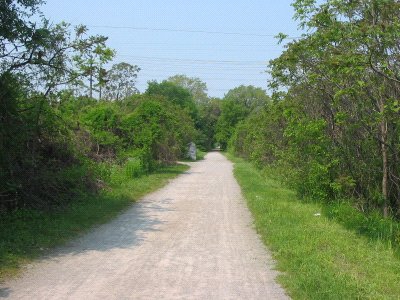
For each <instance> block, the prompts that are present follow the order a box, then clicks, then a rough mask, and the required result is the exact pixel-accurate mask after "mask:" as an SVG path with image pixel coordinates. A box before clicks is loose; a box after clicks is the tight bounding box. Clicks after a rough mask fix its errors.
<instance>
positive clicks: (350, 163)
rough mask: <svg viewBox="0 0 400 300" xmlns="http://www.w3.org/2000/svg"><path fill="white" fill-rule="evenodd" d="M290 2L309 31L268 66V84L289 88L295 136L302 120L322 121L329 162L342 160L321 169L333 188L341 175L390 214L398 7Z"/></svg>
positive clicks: (394, 195) (395, 182) (394, 204)
mask: <svg viewBox="0 0 400 300" xmlns="http://www.w3.org/2000/svg"><path fill="white" fill-rule="evenodd" d="M293 5H294V7H295V9H296V18H297V19H298V20H299V21H300V24H301V26H302V27H303V28H304V29H306V32H307V34H304V35H303V36H302V38H300V39H299V40H295V41H293V42H291V43H289V44H288V45H287V50H286V51H285V52H284V53H283V55H281V56H280V57H279V58H278V59H276V60H274V61H272V62H271V74H272V78H273V80H272V82H271V86H272V87H273V88H277V90H280V91H282V90H284V89H286V90H287V93H286V99H287V100H288V101H290V102H291V103H292V107H293V108H294V109H292V112H294V111H296V113H294V114H293V115H292V116H291V117H290V119H291V122H293V124H296V122H297V127H292V129H291V133H292V134H295V136H298V135H297V133H298V132H296V128H297V129H298V128H301V126H298V125H299V119H301V120H302V121H301V122H302V124H303V125H305V126H312V124H316V123H315V122H320V121H323V122H325V124H326V126H325V128H320V130H323V131H325V136H324V140H325V137H329V140H330V143H331V149H332V151H330V154H331V155H333V157H331V158H330V161H336V162H337V163H336V165H335V166H334V165H332V164H330V163H329V162H328V160H327V162H326V165H324V166H323V168H327V169H328V170H329V173H330V175H329V176H331V178H330V180H331V183H332V184H331V188H332V189H337V188H338V185H337V183H338V182H340V181H341V179H340V178H350V180H348V182H355V184H354V186H355V188H354V189H353V191H355V193H357V194H358V196H359V197H363V198H367V199H369V205H371V206H381V207H382V211H383V214H384V215H385V216H387V215H388V214H389V210H392V211H393V210H396V209H397V210H398V209H399V207H400V203H399V201H398V200H396V199H398V198H399V195H400V189H399V188H398V186H399V184H400V182H399V176H398V175H399V171H400V170H399V168H398V162H399V160H398V154H397V153H398V151H399V148H398V140H399V138H398V136H399V135H398V130H399V124H398V121H397V119H398V117H399V109H398V100H397V98H398V95H399V93H400V85H399V84H400V80H399V79H400V76H399V63H398V57H399V54H400V53H399V47H398V45H399V40H400V32H399V30H398V28H399V27H400V21H399V16H400V5H399V3H398V1H393V0H388V1H345V0H341V1H333V0H330V1H326V3H323V4H321V5H317V4H316V1H305V0H298V1H295V2H294V4H293ZM296 102H297V103H296ZM295 118H296V119H297V121H296V120H295ZM308 128H310V127H308ZM304 138H305V137H304ZM355 158H357V159H355ZM360 162H362V163H360ZM360 166H363V167H360ZM323 168H321V170H322V169H323ZM365 168H368V169H369V170H370V171H369V172H368V174H366V172H365ZM309 171H310V172H309V175H310V176H311V175H312V172H311V169H310V170H309ZM379 176H380V177H381V178H380V179H379ZM305 177H307V176H305ZM335 177H336V178H335ZM378 185H380V191H379V192H378V191H377V190H376V186H378Z"/></svg>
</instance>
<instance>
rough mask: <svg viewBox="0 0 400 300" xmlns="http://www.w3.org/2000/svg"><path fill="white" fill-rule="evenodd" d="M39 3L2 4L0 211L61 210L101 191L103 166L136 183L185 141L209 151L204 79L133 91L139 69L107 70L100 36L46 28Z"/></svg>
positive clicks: (211, 116) (105, 177) (169, 160)
mask: <svg viewBox="0 0 400 300" xmlns="http://www.w3.org/2000/svg"><path fill="white" fill-rule="evenodd" d="M41 3H42V1H35V0H31V1H22V0H16V1H5V2H4V1H3V2H2V4H1V5H2V7H1V15H0V17H1V23H2V28H1V32H0V57H1V64H0V86H1V89H0V107H1V109H0V121H1V129H0V169H1V172H0V211H3V212H7V211H11V210H15V209H20V208H25V209H27V208H28V209H39V210H49V209H50V210H51V209H59V208H63V207H66V206H68V205H69V203H71V201H72V200H73V199H75V198H77V195H78V194H79V193H82V192H83V193H96V192H98V191H99V190H102V189H104V188H105V187H106V186H107V185H108V184H109V182H110V180H111V179H110V174H111V173H112V172H111V173H110V170H114V169H120V172H125V173H126V172H128V173H129V174H130V176H131V177H139V176H140V175H143V174H148V173H150V172H153V171H155V170H156V169H158V168H159V167H160V166H162V165H169V164H173V163H175V162H176V160H177V159H179V158H183V157H184V156H185V155H186V152H187V145H188V143H190V142H191V141H195V142H196V143H197V144H198V145H199V146H200V147H201V148H202V149H203V150H208V149H210V148H211V147H212V145H213V132H212V129H211V127H212V126H213V122H215V119H216V116H215V113H217V114H218V111H217V112H215V113H214V111H213V110H209V109H206V108H205V106H206V105H207V103H208V101H209V99H208V97H207V96H206V91H207V87H206V85H205V83H203V82H201V81H200V80H199V79H197V78H188V77H186V76H184V75H177V76H174V77H172V78H171V79H170V80H166V81H164V82H161V83H157V82H150V83H149V86H148V89H147V90H146V92H145V93H144V94H143V95H140V94H139V93H138V91H137V89H136V87H135V80H136V78H137V75H138V72H139V71H140V68H139V67H138V66H135V65H131V64H128V63H119V64H114V65H112V66H111V67H109V68H108V69H107V68H106V66H107V65H108V66H109V65H110V63H111V61H112V58H113V56H114V55H115V51H114V50H112V49H110V48H109V47H108V46H107V45H106V41H107V38H106V37H104V36H89V35H88V34H87V28H86V27H85V26H78V27H76V28H74V29H71V28H70V26H69V24H66V23H62V24H58V25H50V23H49V22H48V21H47V20H46V19H45V18H44V17H41V15H40V14H39V12H38V8H39V6H40V4H41ZM40 18H41V20H40V21H36V22H33V21H32V20H33V19H35V20H38V19H40Z"/></svg>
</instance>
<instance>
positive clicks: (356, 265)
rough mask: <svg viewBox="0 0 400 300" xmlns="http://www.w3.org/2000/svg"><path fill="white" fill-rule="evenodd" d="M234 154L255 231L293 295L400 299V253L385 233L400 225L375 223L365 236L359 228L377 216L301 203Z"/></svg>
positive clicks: (349, 208)
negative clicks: (274, 260) (379, 225)
mask: <svg viewBox="0 0 400 300" xmlns="http://www.w3.org/2000/svg"><path fill="white" fill-rule="evenodd" d="M229 158H230V159H231V160H233V161H234V163H235V169H234V173H235V176H236V178H237V180H238V182H239V184H240V186H241V188H242V192H243V195H244V197H245V198H246V200H247V203H248V206H249V209H250V210H251V212H252V214H253V216H254V219H255V226H256V229H257V231H258V233H259V234H260V235H261V237H262V239H263V241H264V242H265V243H266V245H267V246H268V247H269V249H270V250H271V251H272V254H273V256H274V258H275V259H276V261H277V265H276V268H277V269H278V270H279V271H281V274H280V275H279V278H278V280H279V282H280V283H282V285H283V286H284V287H285V289H286V291H287V292H288V294H289V295H290V296H291V297H292V298H293V299H398V297H399V295H400V285H399V284H398V283H399V282H400V260H399V252H397V253H396V250H398V249H394V248H393V247H391V244H390V239H386V238H384V237H383V236H384V234H385V232H386V231H387V230H388V229H387V228H390V226H393V228H395V227H396V226H397V230H399V226H398V225H396V223H393V222H389V221H387V222H386V223H385V224H382V228H379V227H376V225H377V224H374V225H373V224H370V225H372V226H369V228H368V226H367V227H364V229H368V230H369V233H367V234H364V235H360V234H359V230H360V229H361V228H362V227H359V226H360V225H361V226H362V225H366V224H365V221H367V220H371V221H373V220H374V218H370V219H368V218H365V217H364V216H362V214H360V213H358V212H357V211H355V210H354V209H353V208H351V207H341V206H335V205H333V206H327V205H325V204H321V203H316V202H305V201H300V199H299V198H298V197H297V196H296V193H295V192H294V191H292V190H290V189H287V188H286V187H284V186H283V185H282V184H281V183H279V181H276V180H274V179H271V178H270V177H268V176H265V174H262V172H261V171H260V170H259V169H257V168H256V167H254V166H253V165H252V164H251V163H249V162H246V161H244V160H243V159H238V158H234V157H233V156H231V155H230V156H229ZM375 220H376V221H378V220H379V219H378V218H377V219H375ZM383 225H384V226H385V227H387V228H386V229H385V228H383ZM379 232H380V233H382V238H380V234H379ZM365 233H366V232H365Z"/></svg>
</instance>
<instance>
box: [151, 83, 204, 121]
mask: <svg viewBox="0 0 400 300" xmlns="http://www.w3.org/2000/svg"><path fill="white" fill-rule="evenodd" d="M145 94H146V95H149V96H161V97H164V98H165V99H166V100H168V101H169V102H171V103H173V104H176V105H178V106H180V107H182V108H184V109H186V110H187V112H188V113H189V114H190V116H191V117H192V119H193V120H195V121H197V119H198V111H197V107H196V105H195V103H194V100H193V97H192V95H191V94H190V92H189V91H188V90H187V89H185V88H183V87H181V86H178V85H176V84H175V83H172V82H169V81H166V80H164V81H162V82H160V83H158V82H157V81H151V82H149V85H148V87H147V90H146V92H145Z"/></svg>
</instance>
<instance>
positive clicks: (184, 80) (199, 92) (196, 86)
mask: <svg viewBox="0 0 400 300" xmlns="http://www.w3.org/2000/svg"><path fill="white" fill-rule="evenodd" d="M167 81H169V82H172V83H174V84H176V85H178V86H180V87H183V88H185V89H187V90H188V91H189V92H190V94H191V95H192V97H193V99H194V101H195V103H196V104H206V103H207V102H208V101H209V98H208V95H207V84H206V83H205V82H203V81H201V80H200V78H198V77H188V76H186V75H175V76H172V77H170V78H168V79H167Z"/></svg>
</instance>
